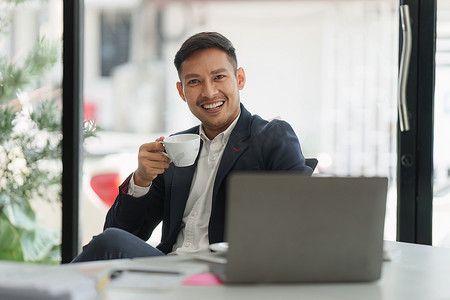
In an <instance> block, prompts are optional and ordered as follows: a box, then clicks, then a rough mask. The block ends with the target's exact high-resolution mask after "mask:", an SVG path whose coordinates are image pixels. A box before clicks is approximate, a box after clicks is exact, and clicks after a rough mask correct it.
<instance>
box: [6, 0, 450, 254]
mask: <svg viewBox="0 0 450 300" xmlns="http://www.w3.org/2000/svg"><path fill="white" fill-rule="evenodd" d="M12 13H13V14H14V18H13V22H12V25H11V26H12V30H11V31H9V32H8V34H4V35H3V36H1V37H0V54H1V55H4V56H6V57H10V58H11V57H14V55H16V54H17V52H18V51H26V50H24V49H27V47H28V46H27V45H29V44H30V43H31V42H30V41H34V40H35V39H36V38H37V37H39V36H42V35H46V36H50V37H51V38H52V39H55V40H58V39H60V37H61V34H62V1H60V0H59V1H58V0H49V1H47V2H39V1H29V2H28V3H26V4H25V5H21V6H18V7H17V8H15V9H14V11H13V12H12ZM398 19H399V15H398V1H394V0H345V1H344V0H338V1H336V0H323V1H314V0H299V1H156V0H154V1H150V0H147V1H144V0H141V1H139V0H133V1H129V0H108V1H104V0H86V1H85V11H84V21H85V25H84V37H85V40H84V44H85V49H84V117H85V119H86V120H94V121H95V124H96V125H97V126H98V130H97V131H96V137H93V138H88V139H86V140H85V142H84V150H85V155H84V162H83V186H82V194H81V195H82V196H81V204H80V205H81V210H80V218H81V220H80V226H81V243H82V244H85V243H87V242H88V241H89V240H90V239H91V237H92V236H93V235H95V234H97V233H99V232H100V231H101V230H102V226H103V221H104V217H105V214H106V211H107V209H108V207H109V205H111V203H112V201H113V200H114V197H115V193H116V192H117V186H118V185H119V184H120V183H121V181H122V180H123V179H124V178H125V177H126V176H128V175H129V174H130V173H131V172H132V171H133V170H134V169H135V168H136V166H137V151H138V147H139V145H140V144H142V143H144V142H147V141H152V140H154V139H156V138H157V137H159V136H161V135H164V136H167V135H169V134H171V133H174V132H177V131H180V130H183V129H185V128H187V127H190V126H193V125H196V124H198V121H197V120H196V119H195V118H194V117H192V116H191V114H190V112H189V110H188V108H187V106H186V104H185V103H184V102H183V101H181V99H180V98H179V96H178V93H177V91H176V88H175V83H176V82H177V81H178V78H177V73H176V70H175V67H174V66H173V57H174V55H175V53H176V51H177V50H178V48H179V46H180V45H181V43H182V42H183V41H184V40H185V39H186V38H188V37H189V36H191V35H192V34H195V33H197V32H199V31H219V32H221V33H223V34H224V35H225V36H227V37H228V38H229V39H230V40H231V41H232V42H233V43H234V46H235V48H236V50H237V56H238V63H239V65H240V66H242V67H243V68H244V69H245V71H246V75H247V83H246V86H245V88H244V90H243V91H242V93H241V101H242V103H244V105H245V106H246V107H247V108H248V109H249V110H250V111H251V112H252V113H254V114H259V115H261V116H262V117H263V118H266V119H271V118H282V119H284V120H286V121H288V122H289V123H290V124H291V125H292V126H293V128H294V130H295V131H296V133H297V135H298V137H299V139H300V142H301V145H302V150H303V153H304V155H305V156H306V157H317V158H318V159H319V165H318V167H317V170H316V173H315V176H328V175H338V176H386V177H388V178H389V192H388V204H387V213H386V226H385V239H387V240H395V239H396V213H397V212H396V201H397V191H396V168H397V149H396V145H397V75H398V55H399V46H398V45H399V23H398ZM437 28H438V36H437V53H436V93H435V133H434V149H435V153H434V164H435V166H434V179H433V180H434V185H435V186H434V194H435V198H434V211H433V225H434V226H433V244H434V245H437V246H447V247H449V246H450V187H449V183H450V181H449V173H450V157H449V155H448V154H447V153H449V151H450V141H449V139H448V133H447V132H446V131H447V130H448V129H449V128H450V86H449V85H448V84H446V82H448V80H449V78H450V43H449V41H450V1H448V0H439V1H438V22H437ZM28 48H29V47H28ZM0 72H1V70H0ZM49 76H50V79H48V81H50V82H53V85H56V86H57V82H58V80H59V83H60V81H61V71H60V68H58V67H55V68H53V69H52V70H51V75H49ZM55 82H56V84H55ZM57 88H58V87H55V88H54V89H57ZM32 90H33V89H29V90H27V91H26V92H28V93H31V92H32ZM411 188H414V187H411ZM38 211H40V212H41V213H43V214H44V215H46V217H44V219H51V220H54V222H53V226H55V227H57V226H58V225H59V224H60V215H58V213H59V210H58V209H52V210H51V211H52V216H51V217H49V216H48V211H50V210H48V209H45V211H42V209H40V210H39V209H38ZM47 221H48V220H47ZM158 239H159V234H158V233H156V234H155V236H154V237H152V238H151V240H150V243H152V244H157V242H158Z"/></svg>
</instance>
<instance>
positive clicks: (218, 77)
mask: <svg viewBox="0 0 450 300" xmlns="http://www.w3.org/2000/svg"><path fill="white" fill-rule="evenodd" d="M224 78H225V75H217V76H216V79H217V80H221V79H224Z"/></svg>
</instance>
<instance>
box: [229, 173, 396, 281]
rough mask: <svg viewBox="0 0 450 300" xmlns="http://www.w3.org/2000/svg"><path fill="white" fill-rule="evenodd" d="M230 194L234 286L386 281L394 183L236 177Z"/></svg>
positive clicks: (285, 176) (291, 176) (278, 175)
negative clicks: (389, 200)
mask: <svg viewBox="0 0 450 300" xmlns="http://www.w3.org/2000/svg"><path fill="white" fill-rule="evenodd" d="M227 189H228V191H227V215H226V239H227V241H228V243H229V248H228V252H227V259H228V263H227V265H226V269H225V279H226V281H227V282H229V283H251V282H253V283H264V282H274V283H275V282H279V283H289V282H353V281H373V280H377V279H379V278H380V273H381V265H382V255H383V232H384V217H385V208H386V194H387V178H380V177H370V178H363V177H307V176H304V175H301V174H293V173H276V172H275V173H274V172H270V173H267V172H266V173H255V172H253V173H234V174H231V175H230V176H229V181H228V187H227Z"/></svg>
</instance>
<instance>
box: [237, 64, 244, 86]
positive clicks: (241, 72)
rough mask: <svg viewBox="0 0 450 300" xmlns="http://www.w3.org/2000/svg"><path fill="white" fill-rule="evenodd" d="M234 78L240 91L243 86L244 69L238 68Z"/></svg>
mask: <svg viewBox="0 0 450 300" xmlns="http://www.w3.org/2000/svg"><path fill="white" fill-rule="evenodd" d="M236 78H237V82H238V88H239V90H242V89H243V88H244V86H245V72H244V69H242V68H239V69H237V70H236Z"/></svg>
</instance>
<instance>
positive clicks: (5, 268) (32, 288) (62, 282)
mask: <svg viewBox="0 0 450 300" xmlns="http://www.w3.org/2000/svg"><path fill="white" fill-rule="evenodd" d="M96 295H97V292H96V289H95V280H93V279H92V278H88V277H86V276H84V275H82V274H80V273H79V272H77V271H76V269H75V268H73V267H71V266H68V265H63V266H62V265H60V266H49V265H38V264H27V263H16V262H0V299H11V300H21V299H36V300H40V299H49V300H50V299H64V300H66V299H67V300H85V299H86V300H89V299H95V297H96Z"/></svg>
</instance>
